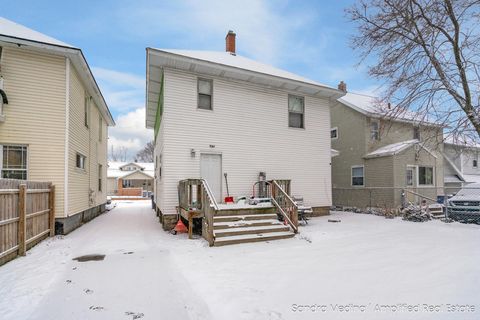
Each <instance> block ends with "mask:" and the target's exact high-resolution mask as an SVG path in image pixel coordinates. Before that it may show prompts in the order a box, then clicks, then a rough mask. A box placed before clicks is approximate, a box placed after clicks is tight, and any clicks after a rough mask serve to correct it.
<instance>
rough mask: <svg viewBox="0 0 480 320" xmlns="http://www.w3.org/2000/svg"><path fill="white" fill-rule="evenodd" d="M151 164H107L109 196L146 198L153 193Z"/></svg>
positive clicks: (110, 162) (111, 162)
mask: <svg viewBox="0 0 480 320" xmlns="http://www.w3.org/2000/svg"><path fill="white" fill-rule="evenodd" d="M154 172H155V169H154V164H153V162H116V161H109V162H108V170H107V194H108V195H109V196H118V197H125V196H128V197H130V196H133V197H147V196H148V195H149V194H150V193H152V192H153V178H154Z"/></svg>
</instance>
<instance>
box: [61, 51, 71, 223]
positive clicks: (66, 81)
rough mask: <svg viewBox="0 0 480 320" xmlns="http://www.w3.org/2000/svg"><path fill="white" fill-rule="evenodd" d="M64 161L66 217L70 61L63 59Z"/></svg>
mask: <svg viewBox="0 0 480 320" xmlns="http://www.w3.org/2000/svg"><path fill="white" fill-rule="evenodd" d="M65 89H66V90H65V155H64V156H65V159H64V166H65V167H64V174H65V176H64V178H63V183H64V187H63V190H64V195H63V206H64V208H63V210H64V216H65V217H68V167H69V166H68V156H69V148H68V147H69V146H68V143H69V127H70V126H69V123H70V111H69V109H70V59H69V58H66V59H65Z"/></svg>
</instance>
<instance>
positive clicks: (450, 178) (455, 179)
mask: <svg viewBox="0 0 480 320" xmlns="http://www.w3.org/2000/svg"><path fill="white" fill-rule="evenodd" d="M443 181H444V182H446V183H461V182H463V180H462V179H460V178H459V177H458V176H457V175H446V176H445V177H444V178H443Z"/></svg>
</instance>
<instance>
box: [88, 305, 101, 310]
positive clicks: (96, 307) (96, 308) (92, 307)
mask: <svg viewBox="0 0 480 320" xmlns="http://www.w3.org/2000/svg"><path fill="white" fill-rule="evenodd" d="M89 309H90V310H94V311H102V310H103V307H100V306H90V308H89Z"/></svg>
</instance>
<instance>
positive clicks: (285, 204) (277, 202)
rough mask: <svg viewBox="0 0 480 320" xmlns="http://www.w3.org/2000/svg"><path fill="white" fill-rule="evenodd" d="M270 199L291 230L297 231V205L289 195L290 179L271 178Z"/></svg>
mask: <svg viewBox="0 0 480 320" xmlns="http://www.w3.org/2000/svg"><path fill="white" fill-rule="evenodd" d="M269 186H270V188H271V191H270V192H271V195H272V198H271V201H272V204H273V205H274V206H275V207H276V208H277V210H278V211H279V213H280V215H281V216H282V217H283V219H284V220H285V221H286V222H287V223H288V224H289V225H290V227H291V228H292V229H293V232H295V233H298V206H297V205H296V203H295V201H293V199H292V198H291V197H290V180H272V181H270V184H269Z"/></svg>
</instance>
